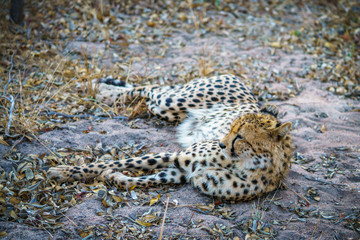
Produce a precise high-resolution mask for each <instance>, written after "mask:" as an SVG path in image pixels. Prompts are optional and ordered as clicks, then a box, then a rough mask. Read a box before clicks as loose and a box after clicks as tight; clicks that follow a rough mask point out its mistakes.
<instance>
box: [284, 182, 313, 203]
mask: <svg viewBox="0 0 360 240" xmlns="http://www.w3.org/2000/svg"><path fill="white" fill-rule="evenodd" d="M282 184H284V186H285V187H286V188H287V189H289V190H290V191H292V192H293V193H295V194H296V195H297V196H298V197H299V198H301V199H302V200H304V201H305V202H306V203H307V204H309V205H311V203H310V202H309V201H308V200H307V199H306V198H305V197H304V196H302V195H300V194H299V193H297V192H295V191H294V190H292V189H291V188H289V187H288V186H287V185H286V184H285V183H284V182H283V183H282Z"/></svg>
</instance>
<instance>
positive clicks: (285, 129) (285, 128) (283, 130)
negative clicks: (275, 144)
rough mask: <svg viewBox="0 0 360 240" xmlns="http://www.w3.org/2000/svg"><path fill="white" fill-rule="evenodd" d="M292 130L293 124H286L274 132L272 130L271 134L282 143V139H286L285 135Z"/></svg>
mask: <svg viewBox="0 0 360 240" xmlns="http://www.w3.org/2000/svg"><path fill="white" fill-rule="evenodd" d="M291 128H292V123H291V122H286V123H284V124H281V125H280V126H279V127H277V128H275V129H274V130H272V131H271V133H272V135H273V136H274V137H275V138H276V139H277V140H278V141H280V140H281V139H283V137H285V135H286V134H287V133H288V132H290V130H291Z"/></svg>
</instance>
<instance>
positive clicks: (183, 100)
mask: <svg viewBox="0 0 360 240" xmlns="http://www.w3.org/2000/svg"><path fill="white" fill-rule="evenodd" d="M178 102H183V103H184V102H186V100H185V99H184V98H179V99H178Z"/></svg>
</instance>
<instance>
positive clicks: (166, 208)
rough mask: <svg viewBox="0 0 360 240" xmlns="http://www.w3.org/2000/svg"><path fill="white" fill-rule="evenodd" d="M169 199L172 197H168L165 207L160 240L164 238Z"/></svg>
mask: <svg viewBox="0 0 360 240" xmlns="http://www.w3.org/2000/svg"><path fill="white" fill-rule="evenodd" d="M169 200H170V198H169V197H167V199H166V207H165V212H164V217H163V219H162V223H161V230H160V235H159V240H161V239H162V236H163V232H164V225H165V218H166V213H167V210H168V206H169Z"/></svg>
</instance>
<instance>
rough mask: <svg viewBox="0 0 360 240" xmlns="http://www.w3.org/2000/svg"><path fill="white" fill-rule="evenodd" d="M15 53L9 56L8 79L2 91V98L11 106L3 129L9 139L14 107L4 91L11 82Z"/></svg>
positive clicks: (13, 102)
mask: <svg viewBox="0 0 360 240" xmlns="http://www.w3.org/2000/svg"><path fill="white" fill-rule="evenodd" d="M16 52H17V51H14V52H13V54H12V55H11V60H10V61H11V66H10V70H9V79H8V81H7V83H6V84H5V86H4V91H3V97H4V98H5V99H6V100H8V101H9V102H10V104H11V106H10V109H9V111H8V113H9V115H8V124H7V127H6V129H5V135H6V136H9V137H10V135H9V131H10V127H11V122H12V117H13V111H14V107H15V99H14V97H13V96H12V95H11V94H9V96H6V90H7V88H8V86H9V84H10V83H11V81H12V77H11V72H12V70H13V68H14V55H15V53H16Z"/></svg>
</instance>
